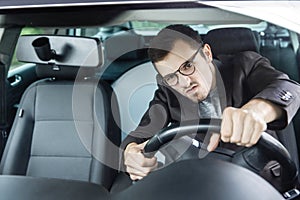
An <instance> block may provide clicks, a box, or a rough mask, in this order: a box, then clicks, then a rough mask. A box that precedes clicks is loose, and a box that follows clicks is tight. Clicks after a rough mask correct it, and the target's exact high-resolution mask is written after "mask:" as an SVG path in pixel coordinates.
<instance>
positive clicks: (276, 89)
mask: <svg viewBox="0 0 300 200" xmlns="http://www.w3.org/2000/svg"><path fill="white" fill-rule="evenodd" d="M148 53H149V57H150V59H151V61H152V63H153V65H154V67H155V69H156V70H157V72H158V76H157V82H158V89H157V91H156V92H155V96H154V98H153V100H152V101H151V102H150V105H149V108H148V110H147V111H146V113H145V114H144V116H143V118H142V120H141V122H140V124H139V126H138V127H137V129H136V130H135V131H133V132H131V133H130V135H129V136H128V137H127V138H126V139H125V140H124V142H123V143H122V147H123V148H124V157H123V158H124V164H125V167H126V171H127V172H128V173H129V175H130V178H131V179H132V180H138V179H142V178H143V177H145V176H146V175H147V174H149V173H150V172H151V171H152V170H154V169H155V168H156V167H157V159H156V158H155V157H153V158H146V157H144V155H143V154H142V150H143V147H144V146H145V144H146V142H147V140H148V139H149V138H150V137H151V136H153V135H154V134H155V133H156V132H157V131H158V130H160V129H162V128H164V127H166V126H167V125H168V124H169V123H172V122H182V121H185V120H190V119H198V118H201V117H204V118H207V117H212V118H222V123H221V131H220V133H213V134H212V136H211V137H210V139H209V144H208V146H207V150H208V151H213V150H214V149H215V148H216V147H217V146H218V144H219V141H220V140H221V142H222V143H230V144H233V145H238V146H246V147H250V146H252V145H254V144H256V143H257V141H258V140H259V138H260V136H261V134H262V132H263V131H265V130H266V129H267V128H268V129H280V128H283V127H285V126H286V125H287V124H288V123H289V122H290V121H291V118H292V117H293V116H294V115H295V113H296V111H297V110H298V108H299V100H298V97H299V95H300V87H299V85H298V84H297V83H295V82H293V81H291V80H289V79H288V77H287V75H285V74H283V73H281V72H279V71H276V70H274V69H273V68H272V67H271V66H270V63H269V61H268V60H267V59H265V58H263V57H261V56H260V55H258V54H257V53H255V52H241V53H239V54H237V55H235V56H227V57H224V59H222V60H221V63H220V64H219V65H220V66H219V68H217V67H216V62H215V61H213V56H212V52H211V49H210V46H209V45H208V44H203V42H202V40H201V37H200V36H199V34H198V33H197V32H196V31H194V30H193V29H191V28H190V27H188V26H185V25H171V26H168V27H166V28H165V29H163V30H162V31H160V33H159V34H158V35H157V36H156V37H155V38H154V39H153V40H152V41H151V44H150V48H149V52H148ZM218 69H219V70H218ZM282 93H284V94H286V95H287V96H288V97H289V98H286V99H282V98H280V94H282Z"/></svg>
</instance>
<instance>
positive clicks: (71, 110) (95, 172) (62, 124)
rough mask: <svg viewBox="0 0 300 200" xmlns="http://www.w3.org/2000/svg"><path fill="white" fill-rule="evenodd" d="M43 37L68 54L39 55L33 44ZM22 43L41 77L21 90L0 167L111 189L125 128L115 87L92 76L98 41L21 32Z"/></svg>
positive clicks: (98, 56)
mask: <svg viewBox="0 0 300 200" xmlns="http://www.w3.org/2000/svg"><path fill="white" fill-rule="evenodd" d="M41 37H47V38H49V40H50V44H51V46H53V47H54V50H55V51H56V52H57V53H62V52H63V51H65V52H66V55H67V56H63V55H64V54H63V55H58V56H62V57H60V59H57V60H55V61H53V60H50V61H46V62H44V61H42V60H40V59H41V58H40V59H38V58H37V56H36V55H35V52H34V50H33V47H32V46H31V44H32V41H35V40H36V39H39V38H41ZM72 41H73V42H72ZM91 42H92V43H93V44H94V46H93V48H91V46H90V45H88V44H89V43H91ZM76 45H77V46H76ZM78 45H79V46H78ZM18 48H21V50H20V52H25V53H26V55H25V56H24V55H21V57H22V56H23V57H22V60H21V61H25V62H33V63H37V65H36V71H37V74H38V76H39V78H41V80H40V81H37V82H35V83H33V84H32V85H31V86H30V87H28V88H27V90H26V91H25V93H24V94H23V97H22V100H21V102H20V106H19V109H18V112H17V115H16V117H15V120H14V124H13V127H12V130H11V133H10V135H9V139H8V143H7V145H6V148H5V152H4V155H3V158H2V160H1V165H0V173H1V174H3V175H23V176H33V177H48V178H59V179H71V180H80V181H87V182H92V183H96V184H100V185H103V186H104V187H106V188H107V189H109V188H110V186H111V184H112V182H113V180H114V177H115V175H116V172H117V171H116V169H117V167H118V150H119V149H118V147H119V145H120V140H121V138H120V135H121V134H120V129H119V128H118V126H117V125H118V124H119V112H118V104H117V102H116V99H115V96H114V94H113V92H112V89H111V88H110V86H109V85H107V84H106V83H105V82H100V83H98V80H97V79H94V78H93V77H94V74H95V71H96V70H98V69H99V67H101V65H102V64H103V62H102V50H101V45H100V42H99V41H97V40H95V39H91V38H74V37H68V36H21V38H20V39H19V44H18ZM24 50H26V51H24ZM17 52H18V51H17ZM91 55H93V56H91ZM47 63H48V64H47ZM70 63H72V64H70ZM86 63H92V64H89V65H88V66H87V65H86ZM94 63H96V64H94ZM112 109H113V110H112Z"/></svg>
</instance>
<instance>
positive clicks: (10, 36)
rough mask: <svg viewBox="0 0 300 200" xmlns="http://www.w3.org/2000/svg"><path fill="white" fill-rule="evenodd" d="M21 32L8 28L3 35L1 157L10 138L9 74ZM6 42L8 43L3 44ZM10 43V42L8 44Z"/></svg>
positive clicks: (0, 56) (0, 60)
mask: <svg viewBox="0 0 300 200" xmlns="http://www.w3.org/2000/svg"><path fill="white" fill-rule="evenodd" d="M20 32H21V28H19V27H18V28H14V27H12V28H6V29H5V30H4V32H3V34H2V37H1V42H0V133H1V135H0V138H1V148H0V156H1V155H2V152H3V149H4V147H5V144H6V140H7V137H8V128H9V124H8V113H7V112H8V111H7V109H8V107H7V87H8V81H7V73H8V69H9V66H10V63H11V59H10V58H11V57H12V55H13V53H14V50H15V47H16V43H17V37H18V36H19V34H20ZM3 41H6V42H3ZM7 41H10V42H7Z"/></svg>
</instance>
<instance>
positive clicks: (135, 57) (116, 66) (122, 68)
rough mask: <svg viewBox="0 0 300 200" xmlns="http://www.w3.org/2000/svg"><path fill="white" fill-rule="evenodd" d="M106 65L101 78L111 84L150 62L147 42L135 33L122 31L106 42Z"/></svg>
mask: <svg viewBox="0 0 300 200" xmlns="http://www.w3.org/2000/svg"><path fill="white" fill-rule="evenodd" d="M103 44H104V50H105V63H104V66H103V69H104V72H103V74H102V76H101V78H102V79H104V80H109V81H111V82H113V81H115V80H116V79H117V78H119V77H120V76H121V75H122V74H123V73H124V72H126V71H127V70H129V69H131V68H133V67H135V66H137V65H139V64H142V63H144V62H146V61H148V60H149V59H148V54H147V49H146V47H145V40H144V37H143V36H142V35H138V34H136V33H134V32H133V31H122V32H118V33H116V34H113V35H111V36H110V37H109V38H107V39H106V40H105V41H104V43H103Z"/></svg>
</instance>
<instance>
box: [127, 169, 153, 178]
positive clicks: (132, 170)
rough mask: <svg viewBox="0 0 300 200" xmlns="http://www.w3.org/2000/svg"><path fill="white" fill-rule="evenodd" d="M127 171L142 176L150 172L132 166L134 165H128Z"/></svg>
mask: <svg viewBox="0 0 300 200" xmlns="http://www.w3.org/2000/svg"><path fill="white" fill-rule="evenodd" d="M126 172H128V173H129V174H130V175H134V176H141V177H144V176H146V175H147V174H148V173H144V172H141V171H139V170H137V169H136V168H132V167H127V169H126Z"/></svg>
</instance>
